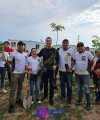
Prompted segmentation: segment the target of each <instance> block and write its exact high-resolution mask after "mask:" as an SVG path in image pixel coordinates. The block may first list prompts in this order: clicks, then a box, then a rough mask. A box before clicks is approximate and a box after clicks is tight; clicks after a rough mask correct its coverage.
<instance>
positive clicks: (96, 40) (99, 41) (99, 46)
mask: <svg viewBox="0 0 100 120" xmlns="http://www.w3.org/2000/svg"><path fill="white" fill-rule="evenodd" d="M92 38H93V40H92V43H93V45H92V46H93V47H94V48H96V51H100V37H99V36H96V35H95V36H93V37H92Z"/></svg>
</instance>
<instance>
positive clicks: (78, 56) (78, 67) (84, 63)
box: [73, 51, 94, 75]
mask: <svg viewBox="0 0 100 120" xmlns="http://www.w3.org/2000/svg"><path fill="white" fill-rule="evenodd" d="M93 58H94V56H93V55H92V54H91V53H90V52H88V51H84V52H83V53H79V52H76V53H75V54H74V57H73V59H74V60H75V61H76V63H75V73H77V74H84V75H85V74H89V72H88V71H87V67H88V60H90V61H92V60H93Z"/></svg>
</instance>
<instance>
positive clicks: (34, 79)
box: [30, 74, 40, 99]
mask: <svg viewBox="0 0 100 120" xmlns="http://www.w3.org/2000/svg"><path fill="white" fill-rule="evenodd" d="M34 85H35V98H38V94H39V89H40V77H39V76H36V75H33V74H31V75H30V95H31V96H32V98H33V99H34Z"/></svg>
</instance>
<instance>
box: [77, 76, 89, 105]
mask: <svg viewBox="0 0 100 120" xmlns="http://www.w3.org/2000/svg"><path fill="white" fill-rule="evenodd" d="M75 77H76V81H77V85H78V100H80V101H82V96H83V89H82V86H84V90H85V95H86V101H87V103H90V88H89V80H90V76H89V75H79V74H75Z"/></svg>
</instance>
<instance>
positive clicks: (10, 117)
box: [0, 78, 100, 120]
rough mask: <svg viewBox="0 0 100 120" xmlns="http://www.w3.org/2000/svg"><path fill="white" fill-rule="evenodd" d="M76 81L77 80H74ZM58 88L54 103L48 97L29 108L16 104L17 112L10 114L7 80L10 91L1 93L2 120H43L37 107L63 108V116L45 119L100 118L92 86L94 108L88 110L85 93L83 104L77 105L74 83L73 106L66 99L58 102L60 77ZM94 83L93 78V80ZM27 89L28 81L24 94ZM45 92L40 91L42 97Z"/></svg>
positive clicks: (0, 117)
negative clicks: (38, 115) (69, 105)
mask: <svg viewBox="0 0 100 120" xmlns="http://www.w3.org/2000/svg"><path fill="white" fill-rule="evenodd" d="M74 83H75V80H74ZM57 85H58V86H57V87H58V90H55V94H54V105H53V106H50V105H49V100H48V99H47V100H46V101H45V102H44V103H40V104H39V103H34V104H33V105H32V106H31V107H30V108H29V109H27V110H26V109H24V108H23V107H20V106H18V105H16V104H15V112H14V113H11V114H9V113H8V107H9V86H8V84H7V82H6V89H7V91H8V93H7V94H1V93H0V120H42V119H41V118H39V117H37V116H36V110H37V108H42V107H45V108H47V109H48V110H50V109H63V113H62V116H61V117H58V118H57V117H50V116H48V117H47V118H46V119H45V120H100V103H98V104H97V103H95V102H94V99H95V92H93V88H91V98H92V100H91V102H92V109H91V110H90V111H87V110H86V109H85V106H86V101H85V95H84V96H83V104H82V106H75V102H76V100H77V87H76V85H73V99H72V107H68V106H67V104H66V100H65V101H64V102H63V103H59V102H58V98H59V97H60V86H59V78H58V80H57ZM91 85H92V80H91ZM26 89H27V81H25V82H24V86H23V92H22V96H24V95H25V94H26ZM42 95H43V93H40V98H41V97H42Z"/></svg>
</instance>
